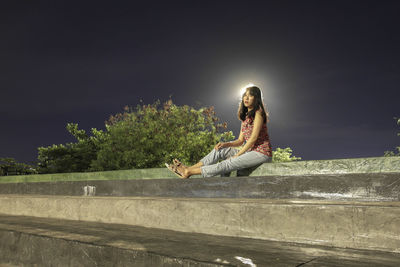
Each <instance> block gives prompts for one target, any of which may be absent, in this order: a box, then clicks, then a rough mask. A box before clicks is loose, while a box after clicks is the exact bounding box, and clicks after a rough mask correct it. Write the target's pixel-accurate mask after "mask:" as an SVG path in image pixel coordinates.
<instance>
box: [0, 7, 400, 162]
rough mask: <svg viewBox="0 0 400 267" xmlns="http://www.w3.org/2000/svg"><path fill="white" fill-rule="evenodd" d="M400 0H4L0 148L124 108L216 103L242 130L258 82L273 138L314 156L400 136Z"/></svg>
mask: <svg viewBox="0 0 400 267" xmlns="http://www.w3.org/2000/svg"><path fill="white" fill-rule="evenodd" d="M399 14H400V1H390V0H389V1H348V0H347V1H338V0H335V1H306V0H303V1H300V0H298V1H258V2H252V1H238V2H236V1H209V2H207V1H159V3H157V2H156V1H138V3H136V2H135V1H126V2H120V1H105V2H103V1H92V2H89V1H48V2H47V3H45V2H44V1H3V2H2V3H1V6H0V34H1V36H0V90H1V95H0V129H1V130H0V157H13V158H16V159H17V161H20V162H26V163H29V162H31V161H34V160H36V158H37V147H39V146H49V145H52V144H61V143H66V142H71V141H74V138H73V137H72V136H70V134H69V133H68V132H67V130H66V129H65V126H66V124H67V123H68V122H75V123H78V124H79V127H80V128H83V129H85V130H87V131H89V130H90V128H97V129H104V121H105V120H107V119H108V118H109V116H110V115H112V114H115V113H118V112H121V111H123V107H124V106H126V105H128V106H133V107H135V106H136V105H137V104H139V103H140V102H139V101H140V100H143V102H144V103H145V104H151V103H153V102H154V101H155V100H157V99H159V100H160V101H161V102H164V101H166V100H168V99H169V97H170V96H171V98H172V100H173V101H174V103H176V104H178V105H184V104H187V105H191V106H193V107H196V108H198V107H201V106H214V107H215V109H216V112H217V116H218V117H220V118H221V120H222V121H227V122H228V128H229V130H232V131H233V132H234V134H235V136H238V134H239V130H240V122H239V121H238V119H237V117H236V112H237V106H238V102H239V100H240V99H239V90H240V88H241V87H242V86H244V85H246V84H247V83H249V82H252V83H254V84H256V85H258V86H259V87H260V88H261V89H262V91H263V93H264V101H265V104H266V106H267V108H268V110H269V112H270V123H269V124H268V128H269V134H270V138H271V143H272V145H273V149H276V148H277V147H281V148H285V147H291V148H292V149H293V151H294V154H295V155H296V156H300V157H302V159H304V160H316V159H333V158H353V157H375V156H382V155H383V153H384V151H386V150H393V149H394V148H395V147H396V146H398V145H400V137H397V132H399V131H400V127H398V126H397V124H396V121H395V120H394V119H393V117H400V105H399V101H400V88H399V84H400V65H399V64H400V63H399V62H400V31H399V28H400V15H399Z"/></svg>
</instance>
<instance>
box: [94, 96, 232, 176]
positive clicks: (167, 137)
mask: <svg viewBox="0 0 400 267" xmlns="http://www.w3.org/2000/svg"><path fill="white" fill-rule="evenodd" d="M159 106H160V102H159V101H157V102H155V103H154V104H152V105H143V106H140V105H138V106H137V107H136V109H135V110H133V109H132V108H129V107H125V111H124V112H123V113H119V114H117V115H115V116H111V117H110V119H109V121H107V122H106V129H107V133H108V135H107V138H106V139H105V140H104V142H103V143H101V144H99V151H98V154H97V159H96V160H94V161H93V162H92V165H91V170H96V171H102V170H115V169H128V168H152V167H163V166H164V163H165V162H170V161H171V160H172V159H173V158H179V159H180V160H181V161H182V162H184V163H186V164H194V163H196V162H197V161H198V160H200V159H201V158H202V157H203V156H204V155H205V154H206V153H208V152H209V151H210V150H211V149H212V148H213V146H214V145H215V144H216V143H217V142H218V141H220V140H222V141H230V140H233V139H234V137H233V134H232V132H230V131H229V132H221V130H224V129H226V128H227V126H226V123H224V124H219V123H217V122H218V118H217V117H216V116H215V112H214V109H213V107H210V108H201V109H199V110H196V109H194V108H191V107H189V106H187V105H185V106H176V105H174V104H173V103H172V101H171V100H169V101H168V102H166V103H164V105H163V107H162V108H159Z"/></svg>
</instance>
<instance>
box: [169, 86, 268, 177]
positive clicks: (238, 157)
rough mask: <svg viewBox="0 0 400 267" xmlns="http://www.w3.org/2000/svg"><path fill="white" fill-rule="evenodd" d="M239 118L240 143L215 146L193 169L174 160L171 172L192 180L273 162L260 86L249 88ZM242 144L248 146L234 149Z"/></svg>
mask: <svg viewBox="0 0 400 267" xmlns="http://www.w3.org/2000/svg"><path fill="white" fill-rule="evenodd" d="M238 118H239V120H241V121H242V126H241V130H240V135H239V138H238V139H237V140H235V141H231V142H223V143H221V142H220V143H218V144H216V145H215V147H214V149H213V150H212V151H211V152H210V153H209V154H208V155H207V156H205V157H204V158H203V159H201V160H200V161H199V162H198V163H196V164H195V165H193V166H190V167H189V166H184V165H183V164H182V163H181V162H180V161H179V160H176V159H175V160H174V164H171V165H168V164H166V166H167V167H168V169H170V170H171V171H173V172H174V173H176V174H177V175H178V176H179V177H181V178H189V177H190V176H191V175H194V174H201V175H202V176H203V177H211V176H216V175H218V174H225V173H229V172H231V171H234V170H240V169H245V168H250V167H256V166H259V165H261V164H262V163H265V162H269V161H271V159H272V150H271V143H270V141H269V136H268V129H267V122H268V121H269V120H268V115H267V113H266V112H265V109H264V104H263V101H262V98H261V90H260V89H259V88H258V87H256V86H251V87H248V88H246V92H245V93H244V94H243V96H242V101H241V103H240V105H239V110H238ZM245 142H246V143H245ZM243 143H245V145H244V146H243V147H242V148H241V149H240V150H239V149H236V148H234V147H239V146H241V145H242V144H243ZM220 160H223V161H221V162H219V161H220Z"/></svg>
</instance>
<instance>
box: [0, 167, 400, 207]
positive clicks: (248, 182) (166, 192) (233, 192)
mask: <svg viewBox="0 0 400 267" xmlns="http://www.w3.org/2000/svg"><path fill="white" fill-rule="evenodd" d="M0 194H39V195H66V196H83V195H86V196H154V197H156V196H159V197H186V198H190V197H194V198H203V197H204V198H269V199H278V198H279V199H288V198H298V199H325V200H352V201H399V200H400V173H359V174H325V175H299V176H265V177H211V178H195V179H185V180H183V179H179V178H177V179H170V178H168V179H137V180H110V181H103V180H99V181H96V180H92V181H71V182H65V181H64V182H36V183H3V184H1V186H0Z"/></svg>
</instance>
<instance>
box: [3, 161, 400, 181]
mask: <svg viewBox="0 0 400 267" xmlns="http://www.w3.org/2000/svg"><path fill="white" fill-rule="evenodd" d="M389 172H400V157H372V158H353V159H335V160H310V161H296V162H287V163H266V164H263V165H261V166H260V167H258V168H257V169H256V170H255V171H253V172H252V173H247V174H246V175H248V176H276V175H314V174H346V173H389ZM232 176H236V174H235V173H232ZM196 177H197V178H199V177H200V176H194V178H196ZM153 178H176V176H175V175H174V174H173V173H171V172H170V171H168V170H167V169H166V168H153V169H132V170H120V171H106V172H86V173H56V174H40V175H17V176H0V183H19V182H47V181H82V180H85V181H87V180H128V179H153Z"/></svg>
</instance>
